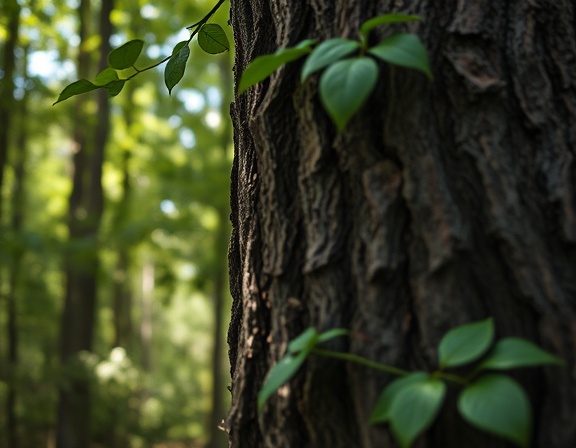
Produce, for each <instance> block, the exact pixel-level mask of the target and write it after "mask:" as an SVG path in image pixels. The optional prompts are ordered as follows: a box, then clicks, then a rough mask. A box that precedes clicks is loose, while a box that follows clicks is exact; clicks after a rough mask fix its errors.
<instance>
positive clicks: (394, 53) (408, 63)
mask: <svg viewBox="0 0 576 448" xmlns="http://www.w3.org/2000/svg"><path fill="white" fill-rule="evenodd" d="M368 52H369V53H370V54H373V55H374V56H376V57H377V58H380V59H382V60H383V61H385V62H389V63H390V64H394V65H399V66H401V67H408V68H413V69H415V70H420V71H421V72H423V73H424V74H425V75H426V76H428V78H429V79H432V71H431V70H430V63H429V62H428V55H427V54H426V48H425V47H424V44H423V43H422V41H421V40H420V38H419V37H418V36H416V35H415V34H409V33H406V34H395V35H393V36H390V37H387V38H386V39H384V40H383V41H382V42H380V43H379V44H378V45H376V46H374V47H372V48H370V49H369V50H368Z"/></svg>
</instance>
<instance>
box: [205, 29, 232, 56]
mask: <svg viewBox="0 0 576 448" xmlns="http://www.w3.org/2000/svg"><path fill="white" fill-rule="evenodd" d="M198 45H200V48H202V50H204V51H205V52H206V53H208V54H218V53H222V52H224V51H228V50H230V42H228V37H227V36H226V33H225V32H224V30H223V29H222V27H221V26H220V25H217V24H215V23H208V24H206V25H204V26H203V27H202V28H200V32H199V33H198Z"/></svg>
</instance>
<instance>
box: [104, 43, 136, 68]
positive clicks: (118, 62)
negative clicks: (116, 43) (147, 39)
mask: <svg viewBox="0 0 576 448" xmlns="http://www.w3.org/2000/svg"><path fill="white" fill-rule="evenodd" d="M142 48H144V41H143V40H140V39H134V40H131V41H129V42H126V43H125V44H123V45H121V46H120V47H118V48H116V49H114V50H112V51H111V52H110V54H109V55H108V65H109V66H110V67H111V68H113V69H114V70H125V69H127V68H130V67H134V64H135V63H136V60H137V59H138V56H140V53H142Z"/></svg>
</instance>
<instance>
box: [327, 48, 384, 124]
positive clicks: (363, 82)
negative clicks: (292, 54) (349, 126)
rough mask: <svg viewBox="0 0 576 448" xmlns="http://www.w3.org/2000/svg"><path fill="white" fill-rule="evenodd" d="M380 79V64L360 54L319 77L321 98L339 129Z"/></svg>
mask: <svg viewBox="0 0 576 448" xmlns="http://www.w3.org/2000/svg"><path fill="white" fill-rule="evenodd" d="M377 79H378V65H377V64H376V62H375V61H374V59H372V58H367V57H365V56H361V57H358V58H353V59H344V60H343V61H337V62H335V63H334V64H332V65H330V67H328V68H327V69H326V71H325V72H324V73H322V76H321V77H320V98H321V99H322V104H323V105H324V108H325V109H326V111H327V112H328V114H329V115H330V116H331V117H332V120H334V123H336V126H337V127H338V129H339V130H342V129H344V127H345V126H346V123H348V120H350V118H351V117H352V116H353V115H354V114H355V113H356V112H357V111H358V109H360V107H362V105H363V104H364V102H365V101H366V99H367V98H368V96H369V95H370V92H372V90H373V89H374V86H375V85H376V81H377Z"/></svg>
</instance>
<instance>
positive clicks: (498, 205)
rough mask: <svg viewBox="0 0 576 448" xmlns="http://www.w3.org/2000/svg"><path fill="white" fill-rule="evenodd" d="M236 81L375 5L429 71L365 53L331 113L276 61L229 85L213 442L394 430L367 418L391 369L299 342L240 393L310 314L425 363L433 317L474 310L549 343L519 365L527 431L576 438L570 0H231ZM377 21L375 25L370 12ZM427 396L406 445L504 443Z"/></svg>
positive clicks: (301, 439)
mask: <svg viewBox="0 0 576 448" xmlns="http://www.w3.org/2000/svg"><path fill="white" fill-rule="evenodd" d="M231 11H232V26H233V28H234V31H235V41H236V68H235V73H236V81H237V80H238V77H239V75H240V73H241V72H242V70H243V69H244V68H245V67H246V65H247V64H248V63H249V62H250V61H251V60H253V59H254V58H255V57H256V56H258V55H261V54H264V53H270V52H273V51H275V50H276V49H277V48H278V47H284V46H292V45H295V44H297V43H298V42H299V41H301V40H303V39H305V38H315V39H319V40H322V39H326V38H331V37H350V38H357V30H358V28H359V26H360V24H361V23H362V22H363V21H364V20H366V19H368V18H371V17H373V16H376V15H379V14H384V13H389V12H405V13H414V14H419V15H421V16H423V17H425V20H424V21H423V22H422V23H416V24H411V25H410V26H407V27H406V26H403V27H402V28H408V29H410V30H412V31H415V32H417V33H418V34H419V35H420V36H421V37H422V38H423V40H424V42H425V43H426V46H427V48H428V50H429V54H430V58H431V62H432V67H433V72H434V75H435V80H434V82H432V83H429V82H428V81H427V80H426V79H425V77H423V76H422V75H421V74H419V73H416V72H413V71H409V70H404V69H400V68H398V69H394V70H391V69H390V68H389V67H387V66H383V67H382V69H383V71H382V72H381V73H382V75H381V77H380V79H379V83H378V87H377V90H376V91H375V93H374V94H373V95H372V97H371V98H370V100H369V102H368V104H367V105H366V106H365V107H364V108H363V110H362V111H361V112H360V113H359V114H358V116H357V117H355V118H354V119H353V120H352V121H351V123H350V124H349V126H348V127H347V128H346V130H345V131H344V132H343V133H341V134H338V133H337V132H336V130H335V128H334V126H333V125H332V124H331V122H330V120H329V119H328V117H327V116H326V114H325V112H324V111H323V110H322V108H321V106H320V103H319V101H318V96H317V88H318V85H317V76H313V77H312V79H311V80H310V81H308V82H307V83H305V84H304V85H300V84H299V82H298V79H299V68H300V67H301V63H294V64H290V65H289V66H287V67H285V68H283V69H281V70H280V71H278V72H277V73H276V74H274V75H273V76H272V77H271V78H270V79H269V80H267V81H264V82H262V83H260V84H259V85H258V86H256V87H255V88H252V89H251V90H250V91H249V92H247V93H246V94H244V95H243V96H240V97H237V98H236V102H235V104H234V107H233V111H232V117H233V122H234V128H235V150H236V153H235V162H234V168H233V174H232V183H233V184H232V221H233V235H232V240H231V249H230V273H231V289H232V295H233V298H234V303H233V311H232V321H231V326H230V330H229V344H230V360H231V365H232V375H233V384H232V393H233V402H232V409H231V411H230V414H229V421H228V423H229V430H230V446H231V447H274V448H283V447H286V448H287V447H298V448H301V447H317V448H325V447H328V446H330V447H336V448H337V447H341V448H349V447H352V446H354V447H364V448H375V447H382V446H393V444H392V442H391V438H390V435H389V433H388V431H387V429H386V428H385V427H373V426H369V425H368V423H367V421H368V416H369V413H370V411H371V408H372V406H373V405H374V403H375V401H376V399H377V397H378V394H379V392H380V390H381V389H382V388H383V386H384V385H385V384H387V382H388V381H389V380H390V379H391V378H390V377H389V376H386V375H384V374H382V373H377V372H374V371H370V370H367V369H365V368H361V367H357V366H354V365H345V364H343V363H338V362H332V361H327V360H325V359H318V358H313V359H311V360H310V361H308V362H307V364H306V366H305V368H304V371H303V372H302V373H301V374H299V375H298V376H297V377H296V378H295V379H294V380H293V381H292V382H291V383H290V387H288V388H285V389H283V391H282V394H279V395H278V396H275V397H273V398H272V399H271V400H270V401H269V403H268V404H267V405H266V407H265V409H264V412H263V413H262V414H261V415H258V413H257V410H256V396H257V393H258V391H259V389H260V387H261V385H262V382H263V379H264V377H265V375H266V373H267V371H268V369H269V368H270V367H271V366H272V365H274V364H275V363H276V362H277V361H278V359H279V358H280V357H281V356H282V355H283V354H284V352H285V349H286V344H287V342H288V341H289V340H290V339H291V338H293V337H295V336H296V335H298V334H299V333H300V332H301V331H302V330H304V329H305V328H306V327H308V326H314V327H316V328H317V329H318V330H327V329H330V328H334V327H348V328H350V329H351V330H352V335H351V337H350V339H349V343H347V342H346V341H344V340H342V341H336V342H334V343H333V347H332V348H334V349H338V350H344V351H349V352H351V353H355V354H358V355H362V356H365V357H368V358H370V359H373V360H375V361H379V362H384V363H388V364H394V365H397V366H399V367H403V368H408V369H433V368H434V367H435V365H436V355H437V353H436V346H437V344H438V342H439V340H440V338H441V337H442V335H443V334H444V333H445V332H446V331H447V330H448V329H450V328H451V327H453V326H455V325H458V324H462V323H466V322H469V321H472V320H478V319H481V318H484V317H487V316H494V318H495V321H496V327H497V332H498V336H510V335H515V336H519V337H524V338H527V339H529V340H531V341H534V342H536V343H538V344H540V345H542V346H543V347H544V348H546V349H548V350H550V351H551V352H553V353H556V354H558V355H559V356H561V357H562V358H563V359H564V360H565V361H566V363H567V367H565V368H544V369H531V370H525V371H523V372H522V373H520V374H519V375H518V378H519V379H520V381H521V382H522V383H523V385H524V386H525V387H526V388H527V390H528V391H529V395H530V398H531V401H532V405H533V409H534V416H533V420H534V425H533V426H534V428H533V442H532V446H533V447H541V448H566V447H572V446H576V426H575V425H574V421H575V418H576V378H575V375H574V366H575V357H576V330H575V329H576V187H575V185H576V165H575V163H574V156H575V152H576V126H575V125H574V123H575V122H576V75H575V74H576V32H575V28H574V23H575V21H576V12H575V6H574V4H573V2H572V1H569V0H561V1H551V0H545V1H541V2H521V1H510V2H490V1H481V2H474V1H471V0H468V1H466V0H459V1H456V0H449V1H444V2H435V1H432V0H426V1H420V2H393V1H390V0H381V1H376V0H374V1H365V0H355V1H349V0H346V1H344V0H302V1H300V2H293V3H291V4H290V5H289V6H288V5H287V4H286V2H284V1H282V0H265V1H264V0H251V1H242V2H240V1H237V0H236V1H232V4H231ZM389 32H390V29H389V28H388V29H386V28H385V27H384V28H382V29H381V30H380V31H378V32H377V33H376V34H378V33H381V34H380V37H382V36H384V35H386V33H389ZM454 409H455V403H454V397H452V396H450V397H449V399H448V400H447V405H446V410H444V411H443V412H442V413H441V415H440V417H439V419H438V420H437V421H436V423H435V424H434V426H433V427H432V428H431V429H430V430H429V431H427V432H426V433H425V434H424V435H423V436H422V437H421V438H420V440H419V442H418V445H417V446H418V447H421V448H424V447H430V448H435V447H438V448H440V447H441V448H452V447H454V448H456V447H463V446H466V447H477V448H480V447H486V446H490V447H495V448H496V447H504V446H508V445H507V444H506V443H505V442H503V441H502V440H501V439H497V438H495V437H491V436H487V435H484V434H483V433H481V432H479V431H478V430H476V429H474V428H472V427H471V426H470V425H468V424H466V423H465V422H463V421H462V420H461V419H460V418H459V417H458V416H457V415H456V413H455V411H454Z"/></svg>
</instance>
